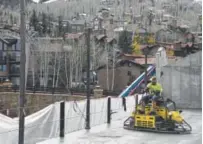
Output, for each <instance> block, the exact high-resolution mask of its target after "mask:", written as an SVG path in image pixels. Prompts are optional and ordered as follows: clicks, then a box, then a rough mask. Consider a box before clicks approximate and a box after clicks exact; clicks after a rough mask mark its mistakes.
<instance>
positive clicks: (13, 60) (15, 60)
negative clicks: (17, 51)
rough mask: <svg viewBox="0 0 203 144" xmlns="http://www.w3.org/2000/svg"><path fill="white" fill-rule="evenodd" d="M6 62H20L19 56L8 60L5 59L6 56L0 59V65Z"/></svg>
mask: <svg viewBox="0 0 203 144" xmlns="http://www.w3.org/2000/svg"><path fill="white" fill-rule="evenodd" d="M7 60H8V61H9V62H10V63H13V62H20V56H15V57H9V59H7V57H6V56H4V57H0V63H6V62H7Z"/></svg>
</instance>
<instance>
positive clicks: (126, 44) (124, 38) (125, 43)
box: [118, 30, 133, 53]
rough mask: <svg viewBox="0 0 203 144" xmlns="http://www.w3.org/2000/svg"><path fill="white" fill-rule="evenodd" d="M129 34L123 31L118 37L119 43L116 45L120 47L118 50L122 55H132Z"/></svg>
mask: <svg viewBox="0 0 203 144" xmlns="http://www.w3.org/2000/svg"><path fill="white" fill-rule="evenodd" d="M131 35H132V34H131V33H130V32H128V31H126V30H125V31H123V32H122V33H121V34H120V36H119V41H118V45H119V47H120V49H121V50H122V52H124V53H132V52H133V49H132V46H131V44H132V38H131Z"/></svg>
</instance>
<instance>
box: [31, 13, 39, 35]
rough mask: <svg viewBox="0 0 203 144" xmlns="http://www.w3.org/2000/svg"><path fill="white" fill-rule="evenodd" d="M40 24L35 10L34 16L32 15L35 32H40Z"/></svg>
mask: <svg viewBox="0 0 203 144" xmlns="http://www.w3.org/2000/svg"><path fill="white" fill-rule="evenodd" d="M38 22H39V21H38V18H37V14H36V11H35V10H33V12H32V15H31V17H30V26H33V28H34V30H35V31H38V30H39V29H38V24H39V23H38Z"/></svg>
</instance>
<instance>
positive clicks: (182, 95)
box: [160, 52, 202, 109]
mask: <svg viewBox="0 0 203 144" xmlns="http://www.w3.org/2000/svg"><path fill="white" fill-rule="evenodd" d="M201 59H202V54H201V52H198V53H195V54H191V55H189V56H187V57H185V58H182V59H180V60H178V61H177V62H176V63H175V64H170V65H166V66H163V67H161V71H162V72H163V76H162V77H161V80H160V82H161V84H162V86H163V89H164V91H163V94H164V96H165V97H168V98H171V99H172V100H173V101H175V102H176V104H177V107H180V108H186V109H187V108H202V81H201V80H202V64H201Z"/></svg>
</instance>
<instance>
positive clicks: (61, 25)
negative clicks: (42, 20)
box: [58, 16, 63, 36]
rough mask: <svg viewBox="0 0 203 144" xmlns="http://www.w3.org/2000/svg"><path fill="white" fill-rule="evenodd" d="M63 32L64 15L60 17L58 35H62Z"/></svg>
mask: <svg viewBox="0 0 203 144" xmlns="http://www.w3.org/2000/svg"><path fill="white" fill-rule="evenodd" d="M62 32H63V23H62V16H59V17H58V36H62V34H63V33H62Z"/></svg>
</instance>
